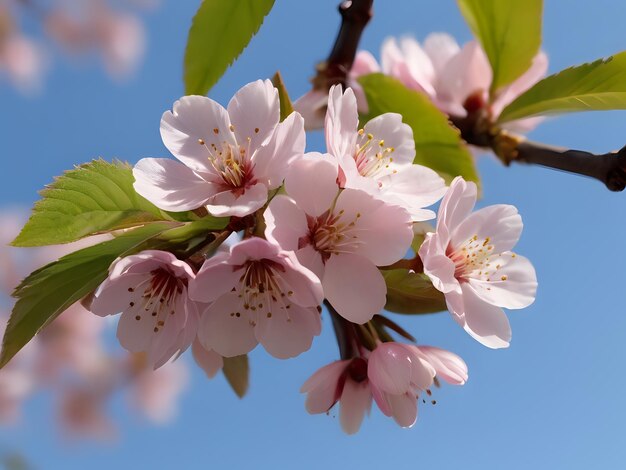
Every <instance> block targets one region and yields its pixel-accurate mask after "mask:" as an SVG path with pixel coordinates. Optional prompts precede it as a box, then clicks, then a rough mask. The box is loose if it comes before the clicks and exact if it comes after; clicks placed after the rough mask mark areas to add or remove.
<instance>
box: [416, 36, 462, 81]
mask: <svg viewBox="0 0 626 470" xmlns="http://www.w3.org/2000/svg"><path fill="white" fill-rule="evenodd" d="M424 51H425V52H426V54H428V57H430V60H431V61H432V64H433V67H434V69H435V73H436V74H437V75H439V74H441V73H443V70H444V67H445V65H446V64H447V63H448V61H449V60H450V59H451V58H452V57H454V56H455V55H457V54H458V53H459V52H461V48H460V47H459V44H458V43H457V42H456V39H454V38H453V37H452V36H450V35H449V34H447V33H431V34H429V35H428V36H426V39H424Z"/></svg>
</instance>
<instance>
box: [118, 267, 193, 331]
mask: <svg viewBox="0 0 626 470" xmlns="http://www.w3.org/2000/svg"><path fill="white" fill-rule="evenodd" d="M151 274H152V276H151V277H150V278H148V279H147V280H146V281H144V282H143V283H142V284H140V285H139V286H137V287H136V288H129V289H128V291H129V292H135V291H138V292H140V288H141V287H143V286H144V285H146V284H147V286H146V287H145V289H144V290H143V293H142V294H141V296H140V297H137V298H135V299H133V301H132V302H130V304H129V306H130V307H131V309H133V310H135V311H136V315H135V320H137V321H140V320H141V319H142V316H146V315H148V316H150V317H152V318H153V319H154V322H155V326H154V332H155V333H158V332H159V331H160V330H161V328H163V327H164V326H165V322H166V320H167V318H168V317H169V316H171V315H174V314H175V313H176V310H175V306H176V300H177V298H178V296H179V295H182V294H183V292H184V291H185V290H186V289H187V279H185V278H179V277H176V276H174V275H173V274H172V273H171V272H170V271H169V270H167V269H165V268H158V269H155V270H154V271H152V272H151Z"/></svg>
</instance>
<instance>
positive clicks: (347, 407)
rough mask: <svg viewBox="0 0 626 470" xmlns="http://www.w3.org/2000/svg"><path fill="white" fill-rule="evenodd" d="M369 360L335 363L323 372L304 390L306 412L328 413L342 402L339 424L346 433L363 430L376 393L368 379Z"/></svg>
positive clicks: (311, 379) (320, 371)
mask: <svg viewBox="0 0 626 470" xmlns="http://www.w3.org/2000/svg"><path fill="white" fill-rule="evenodd" d="M367 369H368V367H367V361H366V360H365V359H363V358H361V357H357V358H354V359H348V360H343V361H335V362H333V363H331V364H328V365H327V366H324V367H322V368H321V369H319V370H318V371H317V372H315V374H313V375H312V376H311V377H310V378H309V379H308V380H307V381H306V382H305V383H304V384H303V385H302V388H300V393H306V394H307V397H306V405H305V406H306V410H307V411H308V412H309V413H311V414H320V413H328V411H329V410H330V409H331V408H332V407H333V406H335V404H336V403H337V402H339V405H340V410H339V422H340V423H341V428H342V429H343V430H344V432H345V433H346V434H354V433H356V432H357V431H358V430H359V428H360V427H361V423H362V422H363V418H364V417H365V414H366V413H367V414H369V412H370V409H371V407H372V391H371V388H370V383H369V380H368V379H367Z"/></svg>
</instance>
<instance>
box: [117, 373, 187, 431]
mask: <svg viewBox="0 0 626 470" xmlns="http://www.w3.org/2000/svg"><path fill="white" fill-rule="evenodd" d="M188 382H189V371H188V370H187V367H186V365H185V364H184V362H183V361H173V362H168V363H167V364H165V365H164V366H163V367H160V368H159V369H157V370H151V369H149V368H145V367H144V368H143V369H141V370H140V371H139V372H138V373H137V374H136V375H135V376H134V377H133V379H132V381H131V387H130V390H129V400H130V403H131V404H132V405H133V406H134V408H135V409H137V410H139V411H140V412H141V413H142V414H143V415H144V416H146V417H147V418H148V419H149V420H150V421H152V422H154V423H158V424H163V423H166V422H168V421H170V420H171V419H172V418H173V417H174V416H175V415H176V412H177V404H178V398H179V396H180V394H181V393H182V391H183V390H184V389H185V388H186V386H187V384H188Z"/></svg>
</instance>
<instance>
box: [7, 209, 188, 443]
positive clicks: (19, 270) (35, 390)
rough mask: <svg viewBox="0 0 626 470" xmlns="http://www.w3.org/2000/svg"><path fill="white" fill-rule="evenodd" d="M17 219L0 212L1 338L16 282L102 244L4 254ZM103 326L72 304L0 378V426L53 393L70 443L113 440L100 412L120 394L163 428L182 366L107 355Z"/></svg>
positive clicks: (184, 374)
mask: <svg viewBox="0 0 626 470" xmlns="http://www.w3.org/2000/svg"><path fill="white" fill-rule="evenodd" d="M22 219H23V217H22V216H21V214H20V213H19V212H2V213H0V333H4V330H5V327H6V322H7V317H8V315H6V313H5V312H6V311H7V310H9V309H10V307H11V303H12V302H10V301H9V295H10V293H11V291H12V290H13V289H14V288H15V286H16V285H17V283H18V282H19V280H20V277H22V276H25V275H26V274H27V273H28V272H29V271H30V270H32V269H34V268H37V267H39V266H41V265H43V264H46V263H48V262H50V261H53V260H55V259H57V258H59V257H60V256H63V255H64V254H67V253H69V252H70V251H73V250H77V249H79V248H81V247H85V246H86V245H89V244H93V243H97V242H99V241H102V240H103V239H106V238H108V237H106V236H96V237H91V238H89V239H85V240H81V241H80V242H77V243H73V244H70V245H65V246H61V245H58V246H49V247H45V248H37V249H31V250H29V251H28V252H24V251H21V250H18V249H16V248H11V247H6V244H7V243H8V242H9V241H10V240H12V239H13V238H15V236H16V235H17V233H18V231H19V226H20V223H21V221H22ZM107 323H108V322H107V321H105V320H103V319H101V318H99V317H97V316H95V315H92V314H90V313H89V312H88V311H86V310H85V308H84V307H82V306H81V304H80V303H76V304H74V305H72V306H71V307H70V308H69V309H67V310H66V311H65V312H63V313H62V314H61V315H60V316H59V318H57V319H56V320H55V321H54V322H53V323H52V324H51V325H50V326H49V327H48V328H46V329H44V330H43V331H42V332H41V333H40V334H39V335H38V336H37V337H36V338H35V340H34V341H33V342H31V343H29V344H28V345H27V346H26V347H25V348H24V349H23V350H22V351H20V353H19V354H18V355H17V357H16V358H15V359H14V360H12V361H11V362H10V363H9V364H8V365H7V366H6V367H4V368H3V369H2V370H1V371H0V425H3V426H8V425H14V424H16V423H18V422H19V421H20V418H21V416H20V415H21V408H22V404H23V403H24V402H25V401H26V400H28V399H29V398H30V397H32V396H34V395H37V394H39V393H41V392H49V393H51V394H52V396H53V400H54V402H55V403H56V404H57V406H56V408H57V412H56V413H57V415H56V418H57V421H58V423H59V425H60V427H61V429H62V430H63V431H64V432H65V433H66V434H68V435H69V436H72V437H80V438H85V437H91V438H95V439H108V438H111V437H113V436H114V434H115V432H116V427H115V424H114V422H112V420H111V419H110V418H109V417H108V416H107V413H106V407H107V405H108V403H109V402H110V401H111V399H112V398H113V397H114V396H116V395H117V394H118V393H119V392H121V391H124V393H125V394H126V398H127V400H128V404H129V406H130V407H131V408H133V409H134V410H136V411H137V412H138V413H139V414H140V415H142V416H144V417H145V418H147V419H148V420H149V421H151V422H154V423H163V422H166V421H168V420H170V419H171V418H173V416H174V415H175V413H176V408H177V403H178V399H179V396H180V394H181V392H183V390H184V389H185V387H186V384H187V382H188V375H189V371H188V368H187V366H186V364H185V362H184V361H176V362H170V363H168V364H166V365H165V366H164V367H162V368H160V369H159V370H157V371H154V370H152V368H151V367H147V362H146V360H145V357H144V356H143V355H141V354H120V352H119V351H113V350H111V348H110V347H108V346H107V343H108V341H107V340H106V339H107V336H108V331H109V327H108V326H109V325H107Z"/></svg>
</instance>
